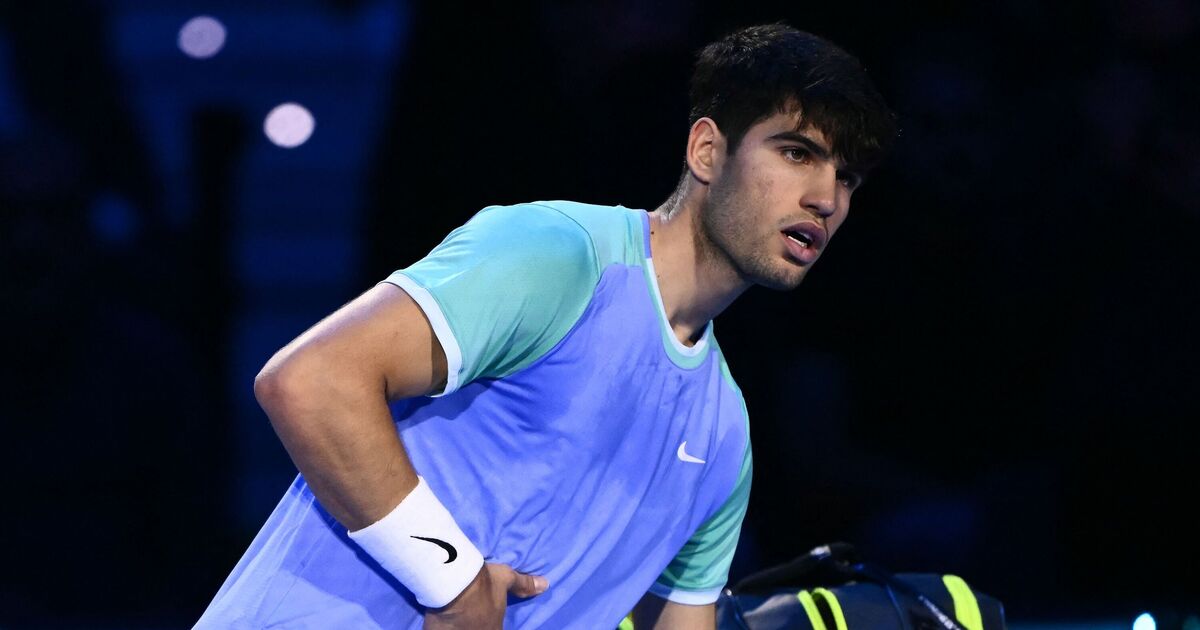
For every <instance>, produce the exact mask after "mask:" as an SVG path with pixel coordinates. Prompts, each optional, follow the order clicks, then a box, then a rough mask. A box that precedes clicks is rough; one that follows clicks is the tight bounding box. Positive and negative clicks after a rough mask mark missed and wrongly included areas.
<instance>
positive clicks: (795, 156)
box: [783, 147, 812, 164]
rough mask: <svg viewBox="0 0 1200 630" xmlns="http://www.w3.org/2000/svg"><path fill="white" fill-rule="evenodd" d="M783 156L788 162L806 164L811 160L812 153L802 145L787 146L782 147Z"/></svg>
mask: <svg viewBox="0 0 1200 630" xmlns="http://www.w3.org/2000/svg"><path fill="white" fill-rule="evenodd" d="M783 157H785V158H787V160H788V161H790V162H799V163H801V164H807V163H809V162H810V161H812V153H811V152H809V150H808V149H805V148H803V147H788V148H786V149H783Z"/></svg>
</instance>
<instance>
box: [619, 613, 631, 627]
mask: <svg viewBox="0 0 1200 630" xmlns="http://www.w3.org/2000/svg"><path fill="white" fill-rule="evenodd" d="M617 630H633V613H630V614H628V615H625V618H624V619H622V620H621V625H619V626H617Z"/></svg>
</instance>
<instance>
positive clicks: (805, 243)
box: [783, 230, 813, 249]
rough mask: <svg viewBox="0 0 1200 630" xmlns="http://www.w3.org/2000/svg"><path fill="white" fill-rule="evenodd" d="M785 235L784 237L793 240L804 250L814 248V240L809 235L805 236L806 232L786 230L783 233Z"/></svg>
mask: <svg viewBox="0 0 1200 630" xmlns="http://www.w3.org/2000/svg"><path fill="white" fill-rule="evenodd" d="M783 234H784V236H786V237H788V238H790V239H792V240H793V241H795V242H797V243H799V244H800V246H801V247H804V248H806V249H807V248H809V247H812V246H813V239H812V237H811V236H809V235H807V234H805V233H804V232H798V231H796V230H784V231H783Z"/></svg>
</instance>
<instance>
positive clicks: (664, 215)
mask: <svg viewBox="0 0 1200 630" xmlns="http://www.w3.org/2000/svg"><path fill="white" fill-rule="evenodd" d="M699 209H700V199H698V198H695V197H694V195H687V194H686V193H685V194H675V195H672V196H671V198H670V199H668V200H667V202H666V203H664V204H663V205H661V206H659V207H658V208H657V209H655V210H654V211H653V212H651V213H650V251H651V258H652V259H653V261H654V271H655V273H656V274H657V275H658V278H657V279H658V289H659V292H660V293H661V294H662V301H663V308H664V310H666V314H667V320H668V322H670V325H671V330H672V331H673V332H674V333H675V337H676V338H678V339H679V341H680V342H681V343H683V344H684V345H687V346H691V345H693V344H694V343H695V342H696V341H698V340H699V338H700V336H701V334H702V333H703V332H704V328H705V327H706V326H707V325H708V322H709V321H711V320H712V319H713V318H715V317H716V316H717V315H719V314H720V313H721V312H722V311H724V310H725V308H726V307H728V306H729V305H730V304H732V303H733V301H734V300H735V299H737V297H738V296H739V295H741V294H742V292H743V291H745V290H746V289H747V288H749V287H750V283H749V282H747V281H746V280H745V279H743V278H742V277H741V275H740V274H739V273H738V272H737V269H735V268H734V266H733V264H732V263H731V262H730V261H729V259H728V258H727V257H726V256H725V254H724V253H723V252H721V251H720V250H719V249H718V248H717V247H716V246H715V245H714V244H713V243H712V242H711V241H710V239H709V238H708V236H707V235H706V234H705V233H704V230H703V229H702V227H701V225H700V216H699Z"/></svg>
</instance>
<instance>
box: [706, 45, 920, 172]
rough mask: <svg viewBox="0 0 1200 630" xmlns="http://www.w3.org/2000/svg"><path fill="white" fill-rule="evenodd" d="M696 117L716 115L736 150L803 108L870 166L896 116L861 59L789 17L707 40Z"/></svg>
mask: <svg viewBox="0 0 1200 630" xmlns="http://www.w3.org/2000/svg"><path fill="white" fill-rule="evenodd" d="M690 97H691V113H690V117H689V123H695V122H696V121H697V120H699V119H700V118H702V117H705V116H707V117H709V118H712V119H713V120H714V121H716V123H717V125H718V127H719V128H720V129H721V132H722V133H723V134H725V137H726V138H727V139H728V147H727V152H728V153H730V154H733V153H734V152H735V151H736V150H737V147H738V145H739V144H740V143H741V141H742V138H743V137H744V136H745V135H746V131H747V130H748V129H749V128H750V127H751V126H752V125H754V124H755V123H757V122H759V121H761V120H763V119H765V118H768V117H769V116H771V115H773V114H774V113H776V112H779V113H785V114H787V113H796V112H799V113H800V125H801V127H808V126H812V127H813V128H815V129H818V130H819V131H821V133H822V134H824V135H825V137H826V138H827V139H828V140H829V142H830V143H831V147H830V149H831V151H832V152H833V154H834V155H835V156H836V157H837V158H839V159H841V160H842V161H843V162H844V163H845V164H846V168H848V169H850V170H854V171H857V172H860V173H865V172H866V171H868V170H870V169H871V168H872V167H873V166H875V165H876V164H877V163H878V162H879V161H880V160H881V159H882V158H883V155H884V154H885V153H886V152H887V150H888V148H889V147H890V146H891V144H892V142H893V140H894V139H895V138H896V135H897V134H898V133H899V130H898V128H897V125H896V117H895V115H894V114H893V113H892V112H891V110H890V109H889V108H888V106H887V103H885V102H884V100H883V97H882V96H880V94H879V92H878V91H877V90H876V89H875V86H874V84H872V83H871V80H870V78H869V77H867V73H866V70H864V69H863V67H862V64H861V63H859V61H858V59H856V58H854V56H852V55H850V54H849V53H847V52H846V51H844V50H842V49H841V48H838V47H837V46H836V45H834V44H833V43H832V42H830V41H828V40H825V39H823V38H821V37H818V36H816V35H813V34H811V33H806V32H804V31H800V30H797V29H795V28H792V27H791V26H788V25H786V24H767V25H762V26H751V27H748V28H744V29H741V30H739V31H736V32H734V33H731V34H730V35H728V36H726V37H724V38H722V39H721V40H719V41H716V42H713V43H711V44H709V45H708V46H705V47H704V48H703V49H702V50H701V51H700V54H699V56H698V58H697V59H696V65H695V70H694V71H693V73H692V83H691V93H690Z"/></svg>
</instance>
